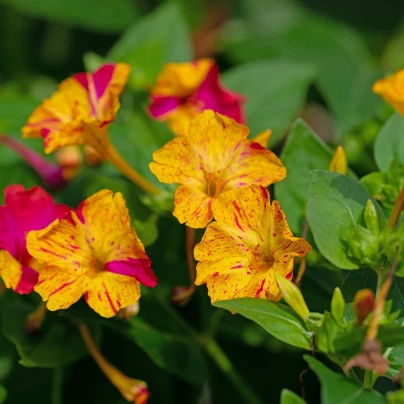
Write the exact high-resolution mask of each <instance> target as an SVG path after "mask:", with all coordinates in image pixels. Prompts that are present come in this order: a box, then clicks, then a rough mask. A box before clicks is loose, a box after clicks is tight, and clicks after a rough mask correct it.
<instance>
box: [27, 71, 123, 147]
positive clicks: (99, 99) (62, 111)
mask: <svg viewBox="0 0 404 404" xmlns="http://www.w3.org/2000/svg"><path fill="white" fill-rule="evenodd" d="M129 71H130V67H129V66H128V65H126V64H123V63H117V64H106V65H103V66H101V67H100V68H99V69H98V70H97V71H96V72H94V73H93V74H89V73H77V74H75V75H74V76H72V77H70V78H68V79H66V80H65V81H63V82H62V83H61V84H60V85H59V88H58V90H57V91H56V92H55V93H54V94H53V95H52V96H51V98H49V99H46V100H45V101H44V102H43V103H42V104H41V105H40V106H39V107H38V108H36V109H35V111H34V112H33V113H32V115H31V117H30V118H29V119H28V123H27V125H26V126H25V127H24V128H23V129H22V133H23V137H25V138H31V137H37V138H43V141H44V146H45V152H46V153H51V152H52V151H54V150H56V149H58V148H60V147H63V146H68V145H78V144H89V145H95V146H98V145H99V143H100V142H101V143H104V142H105V140H104V139H102V138H101V139H94V138H93V135H94V133H97V134H98V136H99V137H102V136H106V127H107V126H108V124H110V123H111V122H112V121H113V120H114V119H115V115H116V113H117V112H118V110H119V107H120V103H119V95H120V94H121V92H122V90H123V88H124V86H125V84H126V82H127V80H128V75H129ZM88 126H90V127H96V128H97V129H99V130H98V131H92V132H91V133H89V131H88V130H87V127H88Z"/></svg>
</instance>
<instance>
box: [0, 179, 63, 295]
mask: <svg viewBox="0 0 404 404" xmlns="http://www.w3.org/2000/svg"><path fill="white" fill-rule="evenodd" d="M4 200H5V205H4V206H0V276H1V278H3V281H4V283H5V285H6V286H7V287H8V288H13V289H14V290H15V291H16V292H17V293H21V294H26V293H30V292H32V291H33V290H34V286H35V284H36V283H37V281H38V273H37V270H38V269H39V268H40V264H39V263H38V262H37V261H36V260H35V259H34V258H33V257H32V256H31V255H30V254H29V252H28V251H27V248H26V234H27V233H28V232H29V231H30V230H40V229H43V228H45V227H47V226H48V225H49V224H50V223H52V222H53V221H54V220H57V219H60V218H62V217H64V215H65V214H67V212H69V210H70V208H68V207H67V206H65V205H60V204H55V203H54V202H53V199H52V197H51V196H50V195H49V194H48V193H47V192H45V191H44V190H43V189H42V188H40V187H37V186H36V187H33V188H31V189H28V190H25V189H24V187H23V186H22V185H10V186H9V187H7V188H6V189H5V190H4Z"/></svg>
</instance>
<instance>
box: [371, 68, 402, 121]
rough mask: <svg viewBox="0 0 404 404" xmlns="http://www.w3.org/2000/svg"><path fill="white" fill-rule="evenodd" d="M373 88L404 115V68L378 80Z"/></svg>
mask: <svg viewBox="0 0 404 404" xmlns="http://www.w3.org/2000/svg"><path fill="white" fill-rule="evenodd" d="M372 90H373V92H374V93H375V94H378V95H380V96H381V97H383V99H384V100H385V101H387V102H388V103H389V104H390V105H392V106H393V107H394V108H395V109H396V110H397V111H398V112H399V113H400V114H401V115H403V116H404V69H402V70H399V71H398V72H396V73H395V74H393V75H392V76H389V77H385V78H383V79H380V80H377V81H376V82H375V83H374V84H373V87H372Z"/></svg>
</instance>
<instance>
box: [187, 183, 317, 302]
mask: <svg viewBox="0 0 404 404" xmlns="http://www.w3.org/2000/svg"><path fill="white" fill-rule="evenodd" d="M212 208H213V214H214V216H215V220H216V221H215V222H213V223H210V224H209V226H208V227H207V229H206V232H205V234H204V236H203V238H202V241H201V242H200V243H199V244H198V245H197V246H196V247H195V250H194V254H195V259H196V260H197V261H200V262H199V263H198V265H197V268H196V270H197V277H196V282H195V283H196V284H197V285H201V284H203V283H206V284H207V287H208V292H209V296H210V297H211V300H212V302H215V301H218V300H229V299H235V298H240V297H256V298H263V299H269V300H272V301H278V300H279V299H280V298H281V297H282V296H281V292H280V290H279V287H278V284H277V282H276V280H275V273H277V274H279V275H281V276H284V277H285V278H286V279H288V280H291V279H292V276H293V261H294V257H303V256H305V255H306V254H307V253H308V252H309V251H310V250H311V246H310V244H309V243H308V242H307V241H306V240H304V239H302V238H299V237H294V236H293V234H292V232H291V231H290V229H289V226H288V223H287V221H286V218H285V215H284V213H283V211H282V209H281V207H280V205H279V203H278V202H277V201H273V203H272V204H271V203H270V200H269V193H268V191H267V190H266V189H265V188H263V187H261V186H256V185H252V186H247V187H242V188H240V189H238V190H234V191H231V192H228V193H227V194H226V195H225V196H223V197H222V198H220V199H218V200H216V201H214V202H213V204H212Z"/></svg>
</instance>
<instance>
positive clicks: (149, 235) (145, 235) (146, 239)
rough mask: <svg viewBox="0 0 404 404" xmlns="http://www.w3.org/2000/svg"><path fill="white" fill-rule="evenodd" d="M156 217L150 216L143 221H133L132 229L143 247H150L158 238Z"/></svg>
mask: <svg viewBox="0 0 404 404" xmlns="http://www.w3.org/2000/svg"><path fill="white" fill-rule="evenodd" d="M157 220H158V216H157V215H150V216H149V217H148V218H147V219H146V220H145V221H141V220H137V219H135V220H133V227H134V228H135V229H136V233H137V235H138V236H139V238H140V240H142V243H143V245H144V246H145V247H147V246H149V245H152V244H153V243H154V242H155V241H156V240H157V238H158V236H159V231H158V228H157Z"/></svg>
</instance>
